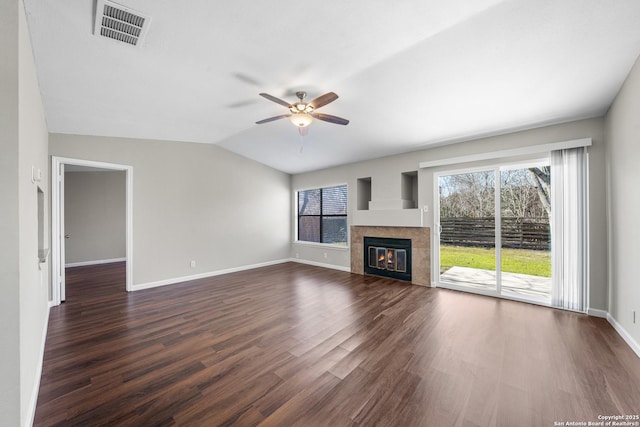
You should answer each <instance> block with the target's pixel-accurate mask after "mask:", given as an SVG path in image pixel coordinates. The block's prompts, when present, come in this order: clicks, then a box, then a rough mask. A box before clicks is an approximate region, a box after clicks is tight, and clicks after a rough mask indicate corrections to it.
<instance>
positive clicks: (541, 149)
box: [419, 138, 591, 169]
mask: <svg viewBox="0 0 640 427" xmlns="http://www.w3.org/2000/svg"><path fill="white" fill-rule="evenodd" d="M589 146H591V138H582V139H574V140H572V141H564V142H552V143H549V144H540V145H531V146H528V147H521V148H511V149H508V150H498V151H490V152H487V153H478V154H470V155H468V156H459V157H449V158H446V159H440V160H431V161H428V162H420V164H419V167H420V169H424V168H433V167H437V166H449V165H455V164H458V163H468V162H477V161H480V160H496V159H501V158H505V157H515V156H525V155H532V154H542V153H548V152H550V151H555V150H566V149H569V148H578V147H589Z"/></svg>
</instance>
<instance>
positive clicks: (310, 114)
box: [256, 91, 349, 134]
mask: <svg viewBox="0 0 640 427" xmlns="http://www.w3.org/2000/svg"><path fill="white" fill-rule="evenodd" d="M260 96H262V97H263V98H266V99H268V100H269V101H273V102H275V103H276V104H280V105H282V106H283V107H287V108H288V109H289V113H287V114H281V115H279V116H275V117H269V118H268V119H264V120H260V121H257V122H256V123H257V124H259V125H261V124H263V123H269V122H272V121H274V120H280V119H284V118H285V117H289V120H291V123H293V124H294V125H295V126H296V127H298V129H299V130H300V131H301V134H302V130H303V128H306V127H307V126H309V125H310V124H311V122H313V119H318V120H322V121H324V122H329V123H335V124H337V125H347V124H349V120H347V119H343V118H342V117H337V116H332V115H330V114H322V113H316V111H315V110H317V109H318V108H320V107H323V106H325V105H327V104H329V103H330V102H333V101H335V100H336V99H338V95H336V94H335V93H333V92H328V93H325V94H324V95H321V96H319V97H317V98H316V99H314V100H313V101H311V102H304V99H305V98H306V97H307V92H302V91H300V92H296V96H297V97H298V101H296V102H294V103H293V104H290V103H288V102H287V101H283V100H282V99H280V98H276V97H275V96H273V95H269V94H268V93H261V94H260Z"/></svg>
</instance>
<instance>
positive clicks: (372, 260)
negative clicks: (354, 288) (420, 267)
mask: <svg viewBox="0 0 640 427" xmlns="http://www.w3.org/2000/svg"><path fill="white" fill-rule="evenodd" d="M363 255H364V273H365V274H372V275H376V276H383V277H390V278H392V279H398V280H404V281H408V282H411V239H396V238H386V237H367V236H365V237H364V251H363Z"/></svg>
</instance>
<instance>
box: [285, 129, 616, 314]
mask: <svg viewBox="0 0 640 427" xmlns="http://www.w3.org/2000/svg"><path fill="white" fill-rule="evenodd" d="M603 127H604V120H603V119H590V120H581V121H576V122H571V123H565V124H560V125H555V126H547V127H543V128H538V129H532V130H527V131H521V132H515V133H510V134H505V135H500V136H495V137H490V138H483V139H478V140H474V141H468V142H463V143H458V144H452V145H444V146H440V147H436V148H432V149H425V150H421V151H416V152H412V153H407V154H401V155H396V156H391V157H385V158H381V159H376V160H370V161H365V162H360V163H354V164H350V165H345V166H339V167H335V168H330V169H324V170H320V171H315V172H310V173H305V174H298V175H294V176H293V177H292V189H293V190H294V191H296V190H299V189H305V188H314V187H322V186H327V185H333V184H336V183H347V184H348V187H349V221H350V224H353V220H354V218H357V219H358V221H369V218H374V219H373V220H372V221H378V222H381V223H383V224H381V225H391V224H394V223H395V224H396V225H412V224H413V223H419V224H422V225H423V226H425V227H432V225H433V172H434V171H435V170H436V169H433V168H432V169H422V170H419V169H418V167H419V164H420V163H421V162H426V161H432V160H438V159H447V158H452V157H458V156H464V155H469V154H476V153H484V152H491V151H498V150H505V149H511V148H517V147H526V146H531V145H539V144H546V143H551V142H561V141H568V140H573V139H580V138H592V139H593V146H592V147H590V148H589V166H590V170H589V177H590V194H589V196H590V199H591V205H590V209H589V214H590V233H591V241H592V242H596V243H595V244H592V245H591V260H590V261H591V277H590V280H591V288H590V295H589V296H590V307H591V308H595V309H600V310H606V307H607V288H606V277H607V256H606V245H605V244H601V243H600V242H605V241H606V209H605V204H604V199H605V184H604V169H605V146H604V138H603V132H604V130H603ZM483 163H484V164H491V163H495V162H482V163H474V164H459V165H455V166H452V167H449V168H448V169H452V168H453V169H459V168H464V167H471V166H478V165H481V164H483ZM443 169H445V170H446V169H447V168H438V169H437V170H443ZM415 170H418V182H419V190H418V193H419V194H418V206H419V207H423V206H424V205H428V206H429V212H428V213H424V214H423V213H421V212H420V210H413V211H411V210H388V211H371V212H367V213H365V214H364V215H363V213H362V212H356V203H357V197H356V194H355V192H356V188H357V179H358V178H366V177H371V181H372V189H371V193H372V199H373V200H377V201H389V202H394V201H399V200H400V199H401V190H400V182H401V173H403V172H410V171H415ZM292 218H293V219H294V220H293V221H292V222H293V225H292V233H295V212H294V211H293V210H292ZM399 222H405V224H400V223H399ZM410 223H411V224H410ZM293 235H294V236H295V234H293ZM291 252H292V254H291V256H292V257H296V255H297V256H298V257H299V258H300V259H301V260H305V261H309V262H312V263H325V264H331V265H333V266H336V267H339V268H348V267H349V265H350V254H349V251H348V250H345V249H339V248H330V247H326V246H313V245H308V244H293V245H292V250H291ZM325 253H326V254H327V256H326V257H325V255H324V254H325Z"/></svg>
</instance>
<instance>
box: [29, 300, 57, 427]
mask: <svg viewBox="0 0 640 427" xmlns="http://www.w3.org/2000/svg"><path fill="white" fill-rule="evenodd" d="M50 308H51V305H50V304H49V303H47V313H46V315H45V317H44V326H43V327H42V338H41V340H40V354H39V357H38V366H37V367H36V378H35V382H34V383H33V390H32V391H31V398H30V399H29V412H28V414H29V418H28V419H27V420H25V421H26V422H25V424H24V425H25V427H31V426H32V425H33V420H34V419H35V417H36V406H37V404H38V393H39V392H40V378H41V377H42V365H43V362H44V347H45V344H46V343H47V331H48V330H49V310H50Z"/></svg>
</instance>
